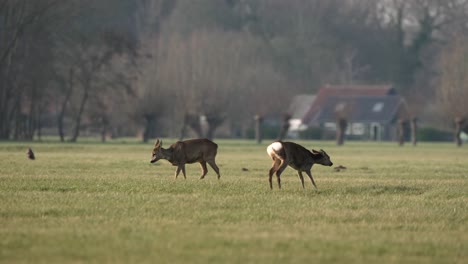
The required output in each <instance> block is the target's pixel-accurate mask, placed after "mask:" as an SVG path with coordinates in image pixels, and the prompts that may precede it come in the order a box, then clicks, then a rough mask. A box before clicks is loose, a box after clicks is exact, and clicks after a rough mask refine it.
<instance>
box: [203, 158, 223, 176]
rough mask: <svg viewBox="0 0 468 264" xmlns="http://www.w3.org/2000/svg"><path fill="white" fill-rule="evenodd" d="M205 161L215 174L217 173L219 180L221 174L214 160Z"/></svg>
mask: <svg viewBox="0 0 468 264" xmlns="http://www.w3.org/2000/svg"><path fill="white" fill-rule="evenodd" d="M206 162H208V164H210V167H211V168H213V170H214V171H215V172H216V174H217V175H218V180H219V178H221V175H220V174H219V168H218V166H217V165H216V162H215V161H214V160H207V161H206ZM205 166H206V165H205Z"/></svg>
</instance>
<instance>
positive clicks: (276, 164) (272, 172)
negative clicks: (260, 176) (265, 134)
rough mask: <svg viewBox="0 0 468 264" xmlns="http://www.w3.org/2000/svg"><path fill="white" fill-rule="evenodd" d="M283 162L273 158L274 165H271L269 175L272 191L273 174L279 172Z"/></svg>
mask: <svg viewBox="0 0 468 264" xmlns="http://www.w3.org/2000/svg"><path fill="white" fill-rule="evenodd" d="M280 164H281V160H279V159H275V158H273V164H272V165H271V169H270V172H269V173H268V177H269V178H268V180H269V181H270V189H273V183H272V178H273V174H274V173H275V172H276V171H277V170H278V167H279V165H280Z"/></svg>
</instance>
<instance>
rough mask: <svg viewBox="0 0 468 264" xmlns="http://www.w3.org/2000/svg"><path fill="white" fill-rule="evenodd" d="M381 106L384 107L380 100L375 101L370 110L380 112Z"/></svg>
mask: <svg viewBox="0 0 468 264" xmlns="http://www.w3.org/2000/svg"><path fill="white" fill-rule="evenodd" d="M383 107H384V103H382V102H378V103H375V105H374V107H373V108H372V112H380V111H382V109H383Z"/></svg>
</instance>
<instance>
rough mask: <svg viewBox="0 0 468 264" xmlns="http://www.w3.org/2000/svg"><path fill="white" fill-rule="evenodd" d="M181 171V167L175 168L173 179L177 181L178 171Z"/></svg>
mask: <svg viewBox="0 0 468 264" xmlns="http://www.w3.org/2000/svg"><path fill="white" fill-rule="evenodd" d="M181 170H182V167H181V165H179V166H177V169H176V171H175V179H177V176H179V173H180V171H181Z"/></svg>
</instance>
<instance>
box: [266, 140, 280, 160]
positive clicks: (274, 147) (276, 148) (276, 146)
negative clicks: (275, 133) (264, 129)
mask: <svg viewBox="0 0 468 264" xmlns="http://www.w3.org/2000/svg"><path fill="white" fill-rule="evenodd" d="M281 149H283V144H281V142H273V143H271V144H270V145H269V146H268V148H267V153H268V155H270V157H272V156H273V155H274V154H276V153H278V152H280V151H281Z"/></svg>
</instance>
